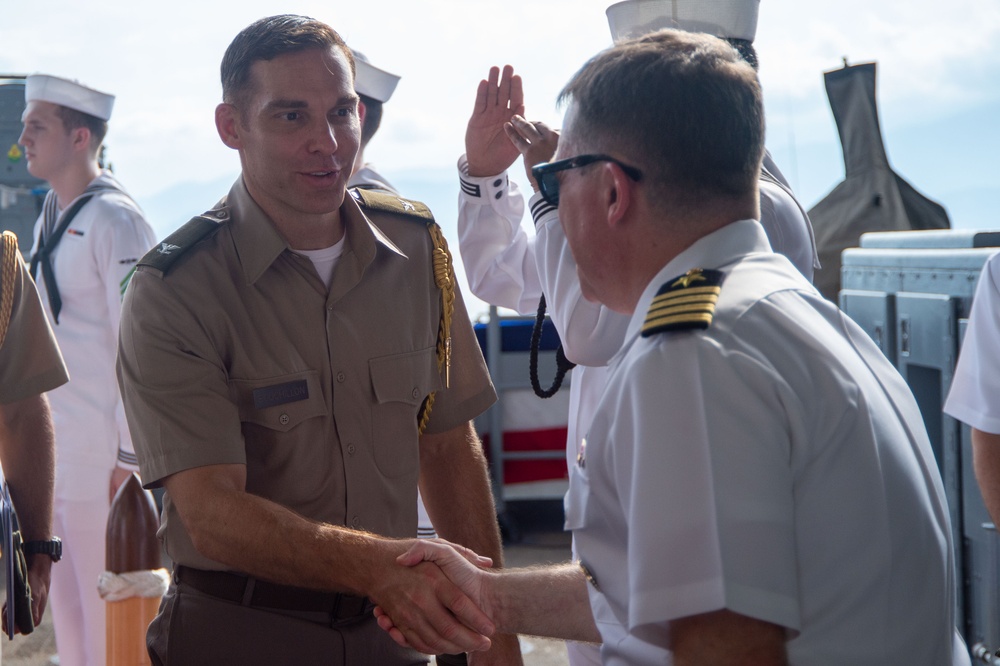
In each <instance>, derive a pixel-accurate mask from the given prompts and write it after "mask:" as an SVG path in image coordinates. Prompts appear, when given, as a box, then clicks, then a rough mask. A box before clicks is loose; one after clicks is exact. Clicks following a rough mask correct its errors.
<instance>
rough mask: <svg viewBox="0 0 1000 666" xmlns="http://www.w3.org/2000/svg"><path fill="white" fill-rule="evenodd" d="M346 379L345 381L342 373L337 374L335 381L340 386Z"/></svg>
mask: <svg viewBox="0 0 1000 666" xmlns="http://www.w3.org/2000/svg"><path fill="white" fill-rule="evenodd" d="M346 379H347V375H345V374H344V373H343V372H338V373H337V381H338V382H340V383H341V384H343V383H344V380H346Z"/></svg>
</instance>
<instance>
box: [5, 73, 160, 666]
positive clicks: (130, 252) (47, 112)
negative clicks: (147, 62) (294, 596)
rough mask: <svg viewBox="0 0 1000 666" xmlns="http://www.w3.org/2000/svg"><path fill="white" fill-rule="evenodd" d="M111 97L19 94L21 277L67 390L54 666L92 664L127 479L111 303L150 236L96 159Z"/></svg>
mask: <svg viewBox="0 0 1000 666" xmlns="http://www.w3.org/2000/svg"><path fill="white" fill-rule="evenodd" d="M114 99H115V98H114V97H113V96H112V95H108V94H106V93H103V92H100V91H97V90H94V89H92V88H89V87H87V86H84V85H82V84H80V83H78V82H76V81H70V80H67V79H63V78H59V77H55V76H47V75H42V74H35V75H32V76H29V77H28V78H27V81H26V86H25V101H26V102H27V106H26V109H25V111H24V116H23V118H22V120H23V121H24V130H23V132H22V133H21V137H20V139H19V142H20V143H21V144H22V145H23V146H24V148H25V153H26V156H27V159H28V171H29V172H30V173H31V174H32V175H33V176H35V177H37V178H42V179H44V180H47V181H48V182H49V184H50V185H51V186H52V189H51V190H50V191H49V193H48V196H47V197H46V199H45V205H44V208H43V212H42V215H41V216H40V217H39V218H38V222H37V223H36V224H35V230H34V246H33V248H32V258H31V269H32V274H33V275H34V277H35V279H36V281H37V283H38V288H39V293H40V295H41V298H42V302H43V304H44V306H45V311H46V313H47V315H48V317H49V321H50V323H51V324H52V329H53V331H55V334H56V339H57V340H58V342H59V347H60V349H62V353H63V358H64V359H65V361H66V367H67V368H68V370H69V375H70V381H69V383H68V384H66V385H65V386H62V387H60V388H57V389H55V390H53V391H51V392H49V394H48V397H49V401H50V402H51V405H52V418H53V421H54V423H55V431H56V484H55V510H54V528H55V532H56V533H57V534H59V535H60V536H62V538H63V540H64V542H65V549H64V551H65V552H64V559H63V561H62V562H60V563H59V565H58V566H56V567H53V571H52V590H51V597H50V598H51V604H50V606H51V608H52V619H53V625H54V627H55V633H56V647H57V649H58V651H59V660H60V663H61V664H62V666H78V665H79V666H104V664H105V621H104V616H105V603H104V601H103V600H102V599H101V598H100V596H99V595H98V593H97V577H98V576H99V575H100V574H101V572H103V571H104V568H105V557H104V541H105V532H106V529H107V518H108V508H109V506H110V500H111V497H112V496H113V494H114V492H115V491H116V490H117V488H118V486H119V485H120V484H121V483H122V481H124V480H125V478H126V477H127V475H128V474H130V473H131V472H132V471H133V470H138V466H137V465H136V459H135V453H134V450H133V448H132V440H131V438H130V437H129V432H128V426H127V425H126V423H125V414H124V411H123V408H122V401H121V397H120V396H119V393H118V384H117V380H116V378H115V355H116V351H117V344H118V320H119V316H120V312H121V297H122V293H123V292H124V291H125V285H126V284H127V282H128V278H129V276H130V275H131V272H132V269H133V268H134V266H135V264H136V262H137V261H138V260H139V259H140V258H141V257H142V256H143V255H144V254H145V253H146V252H147V251H148V250H149V249H150V248H151V247H152V246H153V245H155V242H156V236H155V234H154V232H153V229H152V227H151V226H150V225H149V223H148V222H147V221H146V219H145V217H144V216H143V213H142V211H141V210H140V209H139V206H138V205H137V204H136V203H135V201H133V200H132V198H131V197H130V196H129V195H128V194H127V193H126V192H125V191H124V190H123V189H122V187H121V185H120V184H119V183H118V181H117V180H115V178H114V177H113V176H112V175H111V173H110V172H108V171H104V170H102V169H101V167H100V165H99V162H98V154H99V151H100V149H101V143H102V142H103V140H104V136H105V134H106V132H107V127H108V124H107V122H108V120H109V119H110V118H111V110H112V107H113V105H114Z"/></svg>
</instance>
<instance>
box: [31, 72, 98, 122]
mask: <svg viewBox="0 0 1000 666" xmlns="http://www.w3.org/2000/svg"><path fill="white" fill-rule="evenodd" d="M35 100H38V101H40V102H51V103H52V104H58V105H60V106H65V107H67V108H70V109H76V110H77V111H81V112H83V113H86V114H89V115H91V116H95V117H97V118H100V119H101V120H111V109H112V108H113V107H114V105H115V96H114V95H109V94H107V93H102V92H101V91H99V90H94V89H93V88H88V87H87V86H85V85H83V84H82V83H79V82H78V81H71V80H70V79H63V78H60V77H58V76H49V75H48V74H30V75H28V78H27V80H26V81H25V85H24V101H25V102H33V101H35Z"/></svg>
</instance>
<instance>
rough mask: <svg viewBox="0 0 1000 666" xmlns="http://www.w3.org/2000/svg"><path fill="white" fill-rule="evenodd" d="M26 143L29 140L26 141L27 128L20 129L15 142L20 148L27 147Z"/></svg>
mask: <svg viewBox="0 0 1000 666" xmlns="http://www.w3.org/2000/svg"><path fill="white" fill-rule="evenodd" d="M28 141H29V139H28V128H27V127H22V128H21V134H20V136H18V137H17V142H18V143H19V144H21V145H22V146H27V145H28Z"/></svg>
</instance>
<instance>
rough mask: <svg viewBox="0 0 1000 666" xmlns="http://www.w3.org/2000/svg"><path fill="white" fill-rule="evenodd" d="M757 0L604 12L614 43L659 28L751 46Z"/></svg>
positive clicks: (690, 1) (695, 1) (653, 0)
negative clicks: (699, 34) (740, 40)
mask: <svg viewBox="0 0 1000 666" xmlns="http://www.w3.org/2000/svg"><path fill="white" fill-rule="evenodd" d="M759 7H760V0H625V1H624V2H618V3H615V4H613V5H611V6H610V7H608V9H607V12H606V13H607V15H608V25H610V26H611V37H612V38H613V39H614V40H615V43H616V44H617V43H618V42H622V41H625V40H626V39H632V38H633V37H641V36H642V35H646V34H649V33H651V32H655V31H656V30H660V29H662V28H678V29H680V30H686V31H687V32H707V33H708V34H710V35H715V36H716V37H721V38H723V39H745V40H747V41H750V42H752V41H753V38H754V36H755V35H756V34H757V10H758V8H759Z"/></svg>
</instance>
